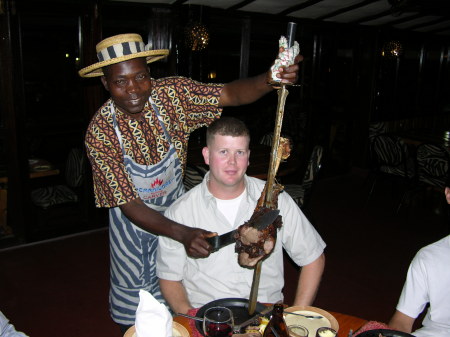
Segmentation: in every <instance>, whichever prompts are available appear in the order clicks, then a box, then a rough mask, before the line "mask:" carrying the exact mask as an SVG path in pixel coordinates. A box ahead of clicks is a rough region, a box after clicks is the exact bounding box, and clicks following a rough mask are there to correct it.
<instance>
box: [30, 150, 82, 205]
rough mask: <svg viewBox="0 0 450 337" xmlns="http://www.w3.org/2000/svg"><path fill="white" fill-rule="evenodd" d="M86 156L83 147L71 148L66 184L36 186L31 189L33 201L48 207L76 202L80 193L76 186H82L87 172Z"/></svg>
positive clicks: (66, 168)
mask: <svg viewBox="0 0 450 337" xmlns="http://www.w3.org/2000/svg"><path fill="white" fill-rule="evenodd" d="M85 163H86V157H85V155H84V153H83V151H82V150H81V149H78V148H73V149H71V150H70V152H69V154H68V157H67V160H66V167H65V179H66V185H53V186H46V187H41V188H36V189H34V190H33V191H31V200H32V202H33V203H34V204H35V205H36V206H38V207H41V208H44V209H47V208H49V207H51V206H55V205H61V204H66V203H76V202H77V201H78V195H77V194H76V193H75V192H74V191H73V189H74V188H77V187H79V186H81V184H82V182H83V179H84V173H85Z"/></svg>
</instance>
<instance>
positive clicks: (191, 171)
mask: <svg viewBox="0 0 450 337" xmlns="http://www.w3.org/2000/svg"><path fill="white" fill-rule="evenodd" d="M206 172H208V170H207V169H206V168H204V167H202V166H199V165H189V164H187V165H186V168H185V170H184V178H183V184H184V189H185V190H186V191H189V190H190V189H191V188H193V187H194V186H196V185H198V184H200V183H201V182H202V180H203V177H204V176H205V174H206Z"/></svg>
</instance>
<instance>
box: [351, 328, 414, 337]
mask: <svg viewBox="0 0 450 337" xmlns="http://www.w3.org/2000/svg"><path fill="white" fill-rule="evenodd" d="M379 334H381V335H382V336H385V337H414V336H413V335H410V334H409V333H406V332H402V331H396V330H388V329H375V330H367V331H364V332H362V333H360V334H359V335H358V337H378V336H379Z"/></svg>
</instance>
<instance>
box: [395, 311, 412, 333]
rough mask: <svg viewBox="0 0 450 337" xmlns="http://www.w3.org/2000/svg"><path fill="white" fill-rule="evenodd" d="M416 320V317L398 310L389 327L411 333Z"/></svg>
mask: <svg viewBox="0 0 450 337" xmlns="http://www.w3.org/2000/svg"><path fill="white" fill-rule="evenodd" d="M414 321H415V319H414V318H412V317H410V316H408V315H405V314H404V313H402V312H401V311H398V310H396V311H395V313H394V315H393V316H392V318H391V320H390V321H389V327H390V328H391V329H394V330H398V331H403V332H406V333H411V332H412V326H413V324H414Z"/></svg>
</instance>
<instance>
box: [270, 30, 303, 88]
mask: <svg viewBox="0 0 450 337" xmlns="http://www.w3.org/2000/svg"><path fill="white" fill-rule="evenodd" d="M278 44H279V48H281V47H283V48H284V51H283V52H280V53H278V58H277V59H276V60H275V63H274V64H273V66H272V67H271V68H270V70H271V71H272V81H274V82H281V79H280V78H278V77H277V74H278V73H279V72H280V71H279V70H278V69H280V68H281V67H282V66H290V65H292V64H294V60H295V57H296V56H297V55H298V54H299V53H300V46H299V44H298V42H297V41H294V45H293V46H292V47H291V48H288V47H287V39H286V37H284V36H282V37H281V38H280V40H279V41H278Z"/></svg>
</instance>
